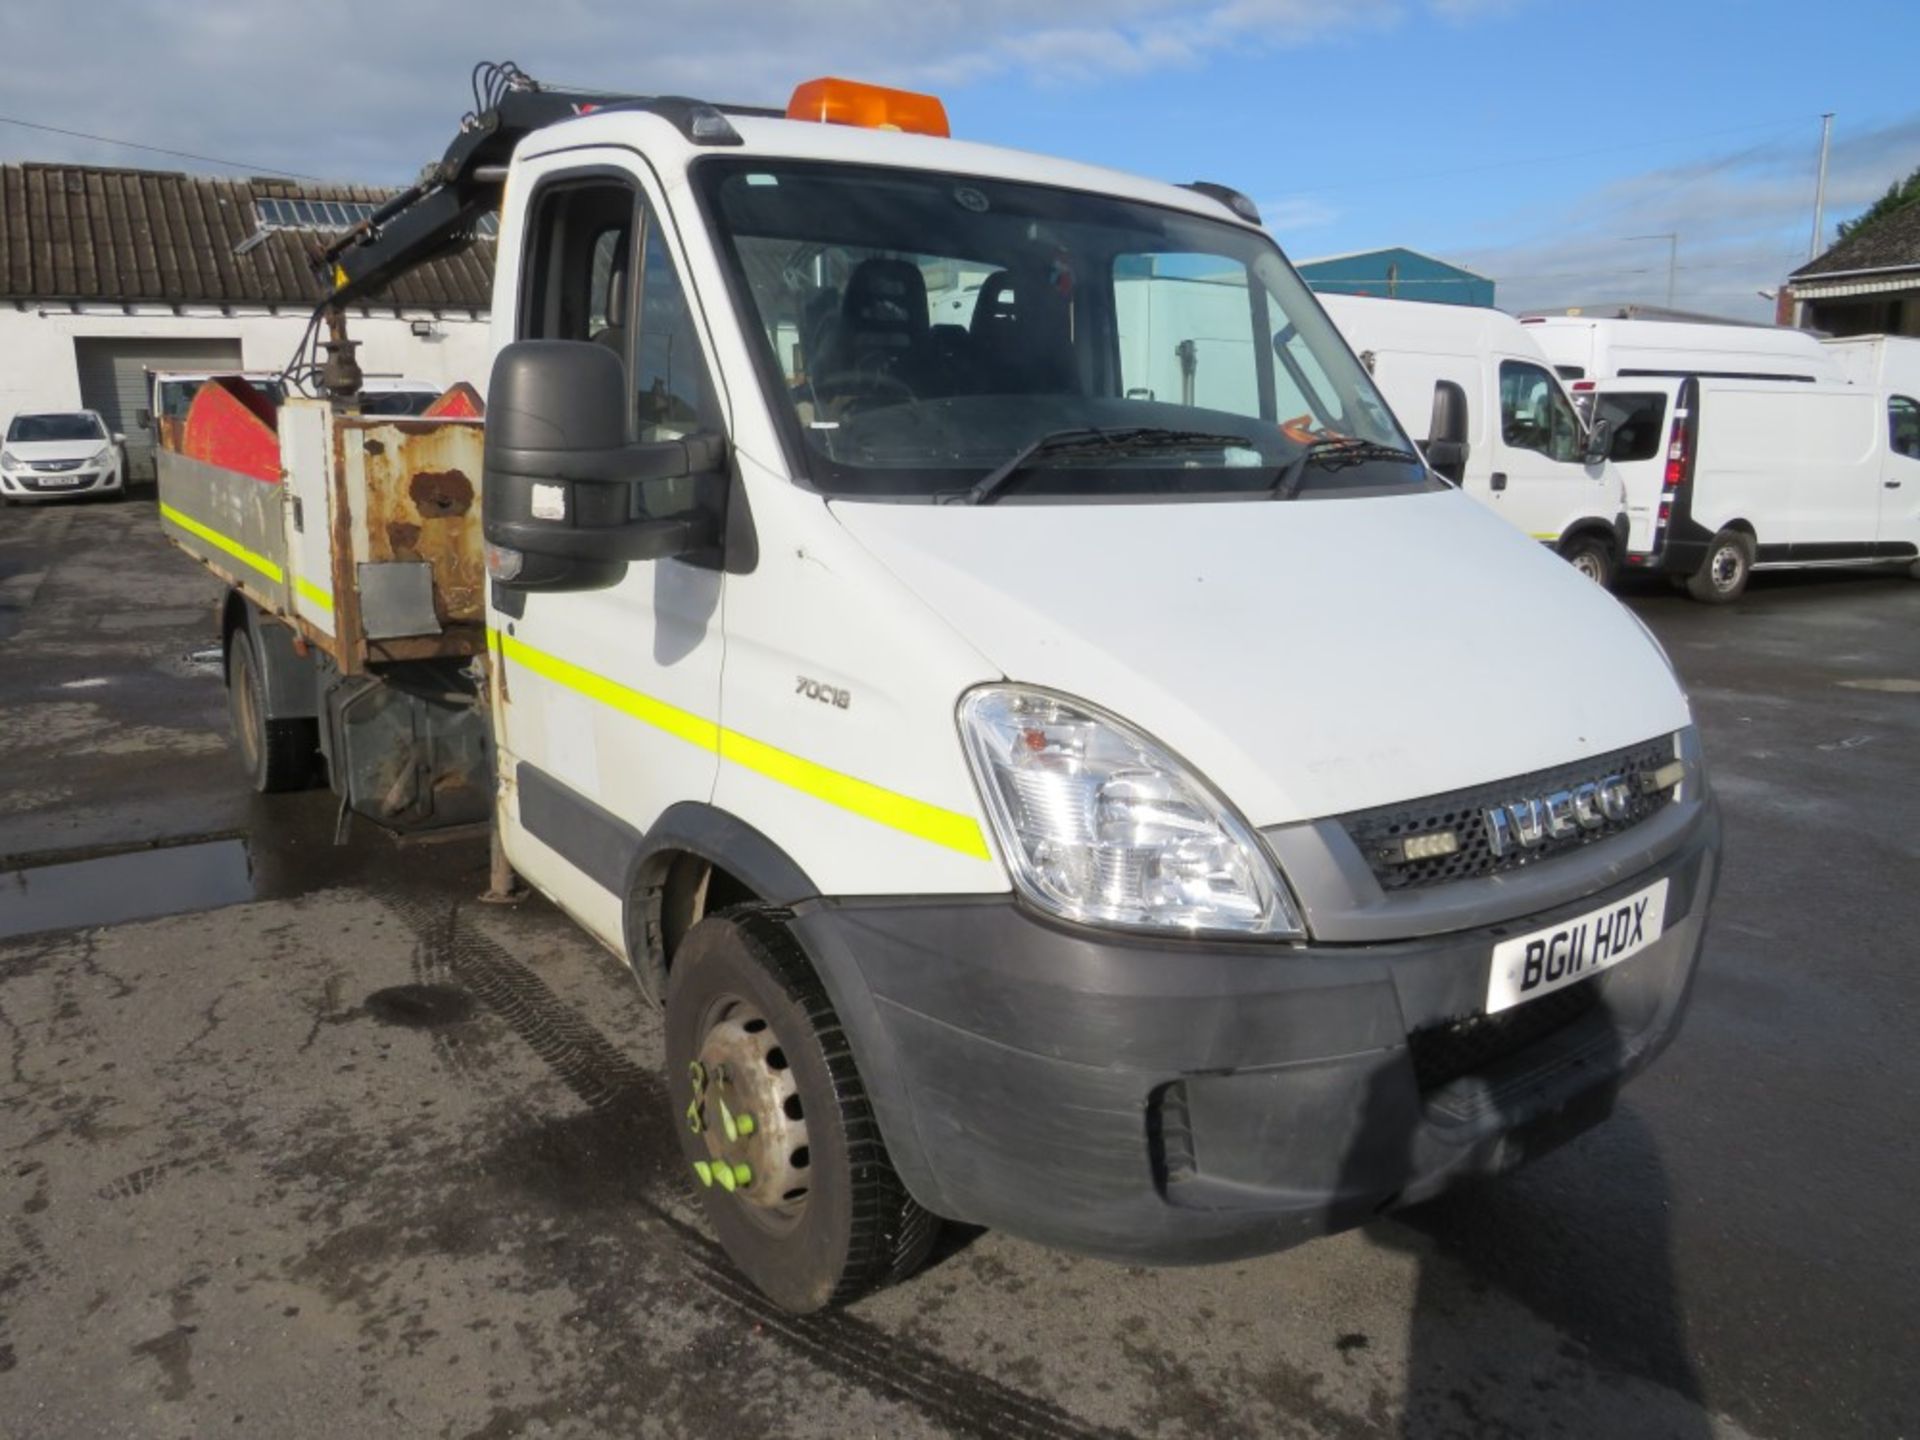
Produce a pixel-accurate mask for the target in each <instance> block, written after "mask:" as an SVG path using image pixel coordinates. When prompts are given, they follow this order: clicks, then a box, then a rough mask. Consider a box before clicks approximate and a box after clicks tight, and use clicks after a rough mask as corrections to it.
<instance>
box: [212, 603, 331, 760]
mask: <svg viewBox="0 0 1920 1440" xmlns="http://www.w3.org/2000/svg"><path fill="white" fill-rule="evenodd" d="M227 710H228V712H229V714H230V715H231V716H232V718H233V738H234V739H235V740H236V741H238V742H239V745H240V763H241V764H243V765H245V766H246V767H247V778H248V779H249V780H251V781H252V782H253V788H254V789H255V790H258V791H259V792H260V793H261V794H263V795H264V794H269V793H271V792H274V791H279V790H304V789H306V788H307V787H308V786H309V785H311V784H312V783H313V778H314V774H315V770H316V766H315V763H314V762H315V759H316V758H317V755H318V751H319V741H320V728H319V725H318V724H317V723H316V722H315V721H312V720H269V719H268V718H267V686H266V679H265V677H264V676H263V675H262V674H261V673H260V659H259V656H258V654H257V653H256V652H255V650H254V646H253V636H252V634H251V633H250V632H249V631H247V630H246V629H245V628H241V629H238V630H235V631H234V632H233V638H232V640H231V641H229V642H228V645H227Z"/></svg>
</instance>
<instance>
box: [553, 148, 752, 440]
mask: <svg viewBox="0 0 1920 1440" xmlns="http://www.w3.org/2000/svg"><path fill="white" fill-rule="evenodd" d="M525 294H526V300H525V309H524V311H523V312H522V314H521V317H520V338H522V339H525V340H585V341H590V342H592V343H593V344H595V345H604V346H605V347H606V348H608V349H609V350H611V351H613V352H614V354H616V355H618V356H619V357H620V363H621V366H622V368H623V369H625V371H626V372H627V376H628V380H629V383H630V393H632V394H633V395H634V397H635V403H634V407H633V411H632V414H631V421H632V429H631V433H632V435H633V438H634V439H636V440H639V441H643V442H644V441H655V440H671V439H676V438H678V437H679V436H682V435H685V434H688V433H689V432H691V431H694V430H718V429H719V428H720V420H719V412H718V408H717V406H716V405H715V403H714V395H713V384H712V380H711V378H710V376H709V374H708V371H707V364H706V359H705V357H704V356H703V355H702V353H701V350H700V338H699V335H698V332H697V330H696V329H695V326H694V323H693V313H692V307H691V306H690V305H689V304H688V302H687V294H686V290H685V288H684V287H683V286H682V285H681V283H680V277H679V274H678V272H677V271H676V270H675V269H674V265H673V258H672V256H671V255H670V254H669V253H668V250H667V247H666V241H665V237H664V235H663V234H662V232H661V228H660V225H659V222H658V220H657V219H656V217H655V216H654V214H653V210H652V207H651V206H649V205H648V204H647V201H646V198H645V197H644V196H643V195H641V194H640V193H639V192H637V191H636V190H634V189H633V187H631V186H630V185H627V184H624V183H622V182H620V181H614V180H597V179H596V180H591V181H584V182H580V183H576V184H564V183H563V184H559V185H555V186H554V187H552V188H551V189H549V190H548V191H546V192H545V193H544V194H543V195H542V196H541V197H540V199H539V201H538V202H537V209H536V212H535V215H534V222H533V240H532V244H531V245H530V247H529V257H528V264H527V278H526V284H525Z"/></svg>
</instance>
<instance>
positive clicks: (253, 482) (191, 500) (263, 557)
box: [157, 380, 290, 614]
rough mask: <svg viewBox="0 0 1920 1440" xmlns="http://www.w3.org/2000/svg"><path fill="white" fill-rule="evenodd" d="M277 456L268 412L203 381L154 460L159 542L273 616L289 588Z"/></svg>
mask: <svg viewBox="0 0 1920 1440" xmlns="http://www.w3.org/2000/svg"><path fill="white" fill-rule="evenodd" d="M235 383H236V384H237V385H239V386H242V387H246V382H245V381H243V380H241V381H236V382H235ZM246 388H248V389H249V390H250V389H251V387H246ZM278 454H279V437H278V435H277V433H276V430H275V425H274V418H273V412H272V411H271V410H270V409H268V410H263V409H262V408H261V407H260V406H258V405H256V404H249V403H247V401H246V400H245V399H244V398H242V397H241V396H240V395H238V394H237V392H236V391H235V390H234V389H233V388H231V387H229V386H227V385H225V384H223V383H221V382H219V381H209V382H208V383H207V384H205V385H202V386H201V387H200V390H199V393H198V394H196V395H195V396H194V399H193V405H192V406H191V407H190V408H189V410H188V412H187V418H186V422H185V424H184V425H183V426H181V427H179V428H178V429H177V430H174V431H172V432H171V433H168V434H166V435H164V436H163V443H162V447H161V449H160V451H159V455H158V462H157V464H158V483H159V491H160V521H161V526H162V528H163V529H164V530H165V532H166V535H167V538H168V539H170V540H172V541H173V543H174V544H176V545H178V546H179V547H180V548H181V549H183V550H185V551H186V552H187V553H188V554H189V555H191V556H193V557H194V558H195V559H197V560H199V561H200V562H201V563H202V564H204V565H206V566H207V567H208V568H209V569H210V570H212V571H213V572H214V573H215V574H216V575H219V576H220V577H221V578H222V579H223V580H225V581H226V582H227V583H228V584H230V585H233V586H234V587H235V588H237V589H239V590H241V591H243V592H244V593H245V594H246V595H247V596H248V597H249V598H251V599H252V600H253V601H254V602H255V603H257V604H258V605H260V606H261V608H263V609H265V610H267V611H269V612H271V613H274V614H282V613H285V611H286V610H287V607H288V604H289V601H288V595H289V590H290V587H289V584H288V578H287V535H286V521H285V504H284V492H283V486H282V484H281V476H280V469H279V465H278V463H277V460H276V457H277V456H278ZM236 466H240V467H244V468H235V467H236Z"/></svg>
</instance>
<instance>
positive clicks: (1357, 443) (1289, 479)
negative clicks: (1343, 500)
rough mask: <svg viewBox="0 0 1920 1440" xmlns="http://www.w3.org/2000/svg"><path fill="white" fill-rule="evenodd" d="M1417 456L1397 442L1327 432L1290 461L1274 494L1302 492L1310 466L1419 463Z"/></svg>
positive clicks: (1280, 496)
mask: <svg viewBox="0 0 1920 1440" xmlns="http://www.w3.org/2000/svg"><path fill="white" fill-rule="evenodd" d="M1417 459H1418V457H1416V456H1414V455H1413V454H1411V453H1410V452H1408V451H1405V450H1402V449H1401V448H1400V447H1399V446H1397V445H1383V444H1381V443H1380V442H1379V441H1378V440H1364V439H1362V438H1361V437H1360V436H1358V435H1327V436H1323V437H1322V438H1320V439H1318V440H1315V441H1312V442H1311V443H1310V444H1308V445H1306V446H1305V447H1303V448H1302V449H1301V451H1300V453H1299V454H1298V455H1296V456H1294V457H1293V459H1291V460H1289V461H1288V462H1287V465H1286V468H1285V469H1284V470H1282V471H1281V472H1280V474H1279V475H1278V477H1276V478H1275V480H1274V482H1273V489H1272V491H1271V494H1272V495H1273V498H1274V499H1276V500H1291V499H1293V497H1294V496H1295V495H1298V494H1299V493H1300V482H1301V481H1303V480H1305V479H1306V478H1307V467H1308V466H1309V465H1318V466H1320V467H1322V468H1323V469H1327V470H1338V469H1340V468H1341V467H1342V466H1346V465H1358V464H1359V463H1360V462H1361V461H1363V460H1405V461H1409V462H1415V463H1417Z"/></svg>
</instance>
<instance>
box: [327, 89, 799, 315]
mask: <svg viewBox="0 0 1920 1440" xmlns="http://www.w3.org/2000/svg"><path fill="white" fill-rule="evenodd" d="M483 85H484V86H485V87H486V93H485V94H482V88H481V87H482V86H483ZM475 103H476V105H482V104H484V106H485V108H483V109H477V110H475V111H474V112H471V113H469V114H468V115H467V117H466V118H465V119H464V120H463V121H462V122H461V126H460V133H459V134H458V135H456V136H455V137H454V140H453V143H452V144H451V145H449V146H448V147H447V153H446V154H445V155H443V156H441V157H440V159H439V160H438V161H437V162H435V163H434V164H432V165H429V166H428V167H427V168H426V170H425V171H423V172H422V173H421V176H420V178H419V180H417V181H415V182H414V184H412V185H411V186H409V187H408V188H407V189H405V190H403V191H401V192H400V193H399V194H398V195H396V196H394V197H393V198H392V199H391V200H389V201H388V202H387V203H386V204H384V205H382V206H381V207H380V208H379V209H378V210H376V211H375V212H374V213H373V214H372V215H370V216H368V217H367V219H365V220H364V221H362V222H361V223H360V224H358V225H356V226H354V228H353V229H351V230H349V231H347V232H346V233H345V234H344V235H342V236H340V237H339V239H337V240H335V241H334V242H333V243H332V244H330V245H328V246H327V247H326V248H325V249H323V250H320V251H318V252H317V253H316V254H315V256H314V272H315V274H316V276H317V277H318V278H319V280H320V283H321V286H322V290H323V293H324V298H323V299H322V300H321V302H320V308H321V309H323V310H335V311H338V310H340V309H342V308H343V307H345V306H348V305H351V304H354V303H355V302H357V301H360V300H363V299H364V298H365V297H366V296H368V295H369V294H372V293H373V292H375V291H377V290H379V289H381V288H383V287H384V286H387V285H390V284H392V283H393V282H394V281H395V280H397V279H399V278H400V277H401V276H402V275H404V274H406V272H407V271H409V270H411V269H413V268H414V267H415V266H417V265H421V264H423V263H425V262H426V261H428V260H432V259H434V258H435V257H437V256H439V255H443V254H445V253H447V252H448V251H451V250H454V249H457V248H458V247H459V246H461V245H463V244H465V243H466V242H467V241H468V240H470V239H471V238H472V237H473V234H474V229H475V227H476V226H477V225H479V223H480V220H481V217H482V216H484V215H485V214H486V213H487V212H488V211H491V210H495V209H497V208H498V207H499V203H500V190H501V186H502V184H503V183H504V182H505V180H506V177H507V162H508V161H509V160H510V159H512V157H513V150H514V147H515V146H516V145H518V144H519V143H520V141H521V140H523V139H525V138H526V137H527V136H528V135H531V134H532V133H533V132H534V131H536V130H541V129H544V128H545V127H547V126H549V125H555V124H558V123H559V122H561V121H563V120H571V119H573V118H574V117H575V116H578V115H585V114H588V113H590V112H593V111H598V110H645V111H650V112H652V113H654V114H658V115H661V116H663V117H664V118H666V119H667V120H669V121H671V122H672V123H673V124H674V125H675V126H676V127H677V128H678V129H679V130H680V131H681V133H682V134H684V135H686V137H687V138H688V139H689V140H692V141H694V142H695V143H696V144H703V145H738V144H740V143H741V141H740V136H739V135H738V133H737V132H735V131H734V129H733V127H732V125H730V124H729V123H728V122H727V120H726V115H725V114H723V113H722V111H725V112H726V113H727V114H735V115H768V116H778V115H780V114H782V113H783V112H781V111H779V110H769V109H762V108H759V107H753V106H744V105H727V106H717V105H711V104H708V103H706V102H703V101H699V100H689V99H684V98H681V97H677V96H665V97H662V96H643V95H615V94H609V93H607V92H604V91H592V90H563V89H551V88H548V87H545V86H542V85H540V84H539V83H538V82H537V81H535V80H533V79H531V78H530V77H529V76H527V75H526V74H525V72H523V71H522V70H521V69H520V68H519V67H518V66H516V65H513V64H511V63H508V64H502V65H481V66H478V67H476V69H475Z"/></svg>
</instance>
